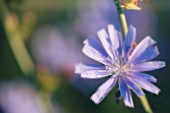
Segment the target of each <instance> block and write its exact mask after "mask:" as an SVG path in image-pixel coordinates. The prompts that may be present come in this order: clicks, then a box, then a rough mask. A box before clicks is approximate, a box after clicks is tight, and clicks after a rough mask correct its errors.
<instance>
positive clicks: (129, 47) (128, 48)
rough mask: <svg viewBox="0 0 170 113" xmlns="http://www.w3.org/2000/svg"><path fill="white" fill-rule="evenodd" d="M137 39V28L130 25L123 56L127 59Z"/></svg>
mask: <svg viewBox="0 0 170 113" xmlns="http://www.w3.org/2000/svg"><path fill="white" fill-rule="evenodd" d="M135 39H136V28H134V27H133V26H130V27H129V31H128V33H127V35H126V38H125V42H124V45H123V58H124V60H125V61H126V60H127V58H128V55H129V54H130V53H131V51H132V49H133V44H134V42H135Z"/></svg>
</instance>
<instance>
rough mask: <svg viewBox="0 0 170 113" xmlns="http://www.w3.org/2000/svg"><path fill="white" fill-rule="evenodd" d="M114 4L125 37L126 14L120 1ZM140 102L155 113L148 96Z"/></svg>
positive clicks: (147, 110) (148, 110) (126, 30)
mask: <svg viewBox="0 0 170 113" xmlns="http://www.w3.org/2000/svg"><path fill="white" fill-rule="evenodd" d="M114 3H115V5H116V7H117V10H118V15H119V19H120V23H121V26H122V31H123V35H124V37H125V36H126V34H127V32H128V27H127V22H126V17H125V14H124V9H123V8H122V7H121V5H120V3H119V1H118V0H114ZM140 101H141V103H142V105H143V107H144V109H145V111H146V113H153V112H152V109H151V107H150V105H149V102H148V100H147V98H146V96H141V97H140Z"/></svg>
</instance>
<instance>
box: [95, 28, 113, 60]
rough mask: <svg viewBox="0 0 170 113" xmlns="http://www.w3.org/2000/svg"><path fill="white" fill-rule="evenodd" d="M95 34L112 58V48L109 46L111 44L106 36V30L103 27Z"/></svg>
mask: <svg viewBox="0 0 170 113" xmlns="http://www.w3.org/2000/svg"><path fill="white" fill-rule="evenodd" d="M97 34H98V36H99V39H100V41H101V43H102V44H103V47H104V48H105V50H106V52H107V53H108V55H109V56H110V57H111V59H114V56H113V50H112V48H111V47H112V45H111V43H110V42H109V38H108V35H107V33H106V31H105V30H104V29H102V30H100V31H98V32H97Z"/></svg>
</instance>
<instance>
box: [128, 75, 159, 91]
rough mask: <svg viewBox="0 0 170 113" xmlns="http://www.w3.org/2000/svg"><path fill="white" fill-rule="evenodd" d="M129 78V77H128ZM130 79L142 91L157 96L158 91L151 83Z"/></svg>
mask: <svg viewBox="0 0 170 113" xmlns="http://www.w3.org/2000/svg"><path fill="white" fill-rule="evenodd" d="M129 77H130V76H129ZM130 79H131V80H132V81H133V82H135V83H136V84H137V85H139V86H140V87H142V88H143V89H145V90H147V91H149V92H151V93H154V94H158V93H159V92H160V89H159V88H158V87H156V86H155V85H153V84H152V83H150V82H148V81H146V80H143V79H137V78H135V77H132V76H131V77H130Z"/></svg>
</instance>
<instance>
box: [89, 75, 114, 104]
mask: <svg viewBox="0 0 170 113" xmlns="http://www.w3.org/2000/svg"><path fill="white" fill-rule="evenodd" d="M116 81H117V77H116V78H115V77H113V76H112V77H111V78H109V80H107V81H106V82H105V83H103V84H102V85H101V86H100V87H99V88H98V89H97V91H96V92H95V93H94V94H93V95H92V96H91V100H92V101H93V102H95V103H96V104H99V103H100V102H101V101H102V100H103V99H104V98H105V97H106V95H107V94H108V93H109V92H110V90H111V89H112V88H113V87H114V85H115V83H116Z"/></svg>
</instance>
